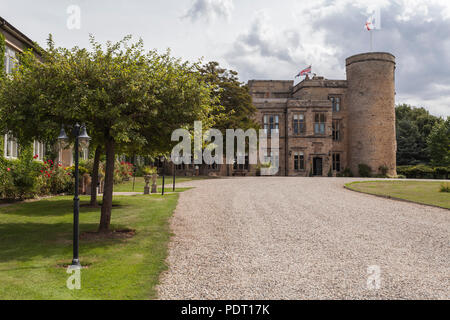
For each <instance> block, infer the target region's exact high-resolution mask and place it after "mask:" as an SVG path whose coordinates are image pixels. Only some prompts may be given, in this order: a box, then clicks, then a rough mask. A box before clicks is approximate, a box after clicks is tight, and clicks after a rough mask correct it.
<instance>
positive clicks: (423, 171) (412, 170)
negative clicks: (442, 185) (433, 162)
mask: <svg viewBox="0 0 450 320" xmlns="http://www.w3.org/2000/svg"><path fill="white" fill-rule="evenodd" d="M397 174H399V175H403V176H405V177H407V178H408V179H448V178H449V176H450V167H431V166H427V165H424V164H419V165H416V166H399V167H397Z"/></svg>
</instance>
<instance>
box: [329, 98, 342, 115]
mask: <svg viewBox="0 0 450 320" xmlns="http://www.w3.org/2000/svg"><path fill="white" fill-rule="evenodd" d="M328 99H329V100H330V101H331V105H332V107H331V109H332V110H333V112H340V111H341V110H342V96H340V95H331V96H329V97H328Z"/></svg>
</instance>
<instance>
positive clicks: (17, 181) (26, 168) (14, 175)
mask: <svg viewBox="0 0 450 320" xmlns="http://www.w3.org/2000/svg"><path fill="white" fill-rule="evenodd" d="M39 166H40V164H39V163H38V162H36V161H34V160H33V158H32V157H31V155H29V152H23V154H22V155H21V157H20V158H19V159H18V160H6V159H2V160H1V164H0V171H1V173H0V181H1V186H0V196H1V198H2V199H6V200H23V199H28V198H34V197H35V196H36V195H37V194H38V193H39V187H40V185H39V183H38V179H37V178H38V173H39Z"/></svg>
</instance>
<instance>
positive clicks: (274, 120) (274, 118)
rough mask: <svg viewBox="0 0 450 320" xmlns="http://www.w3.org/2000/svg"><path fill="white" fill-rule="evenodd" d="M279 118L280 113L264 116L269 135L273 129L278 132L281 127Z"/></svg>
mask: <svg viewBox="0 0 450 320" xmlns="http://www.w3.org/2000/svg"><path fill="white" fill-rule="evenodd" d="M279 120H280V118H279V116H278V115H265V116H264V131H265V132H266V134H267V135H270V133H271V132H272V130H275V131H276V132H278V130H279V129H280V124H279Z"/></svg>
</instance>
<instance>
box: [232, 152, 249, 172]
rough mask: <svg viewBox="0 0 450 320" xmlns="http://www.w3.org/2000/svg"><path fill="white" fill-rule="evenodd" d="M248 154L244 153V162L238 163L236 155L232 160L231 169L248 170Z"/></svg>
mask: <svg viewBox="0 0 450 320" xmlns="http://www.w3.org/2000/svg"><path fill="white" fill-rule="evenodd" d="M249 159H250V158H249V156H248V155H245V158H244V162H245V163H244V164H238V156H236V157H235V158H234V162H233V169H234V170H249V168H250V167H249V165H250V161H249Z"/></svg>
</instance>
